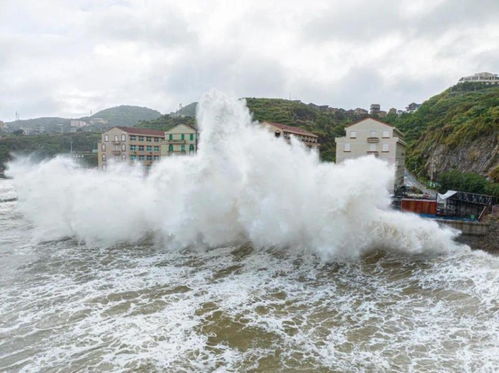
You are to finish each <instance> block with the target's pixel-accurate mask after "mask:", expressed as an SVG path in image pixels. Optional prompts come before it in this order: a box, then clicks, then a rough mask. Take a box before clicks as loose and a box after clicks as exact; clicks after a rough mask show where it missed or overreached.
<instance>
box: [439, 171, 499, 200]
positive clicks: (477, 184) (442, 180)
mask: <svg viewBox="0 0 499 373" xmlns="http://www.w3.org/2000/svg"><path fill="white" fill-rule="evenodd" d="M438 183H439V184H440V188H439V190H440V192H442V193H445V192H446V191H448V190H458V191H463V192H470V193H478V194H490V195H493V196H495V197H499V184H498V183H491V182H489V181H488V180H487V179H486V178H485V177H483V176H481V175H478V174H475V173H471V172H460V171H457V170H451V171H447V172H443V173H441V174H440V175H439V177H438Z"/></svg>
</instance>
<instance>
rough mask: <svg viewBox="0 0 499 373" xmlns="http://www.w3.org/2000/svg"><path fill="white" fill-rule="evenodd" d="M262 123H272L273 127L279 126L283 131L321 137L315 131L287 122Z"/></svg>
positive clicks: (269, 123)
mask: <svg viewBox="0 0 499 373" xmlns="http://www.w3.org/2000/svg"><path fill="white" fill-rule="evenodd" d="M262 124H268V125H271V126H273V127H277V128H279V129H281V130H283V131H286V132H289V133H295V134H297V135H302V136H310V137H319V136H317V135H316V134H315V133H312V132H309V131H307V130H304V129H303V128H300V127H293V126H288V125H286V124H282V123H275V122H262Z"/></svg>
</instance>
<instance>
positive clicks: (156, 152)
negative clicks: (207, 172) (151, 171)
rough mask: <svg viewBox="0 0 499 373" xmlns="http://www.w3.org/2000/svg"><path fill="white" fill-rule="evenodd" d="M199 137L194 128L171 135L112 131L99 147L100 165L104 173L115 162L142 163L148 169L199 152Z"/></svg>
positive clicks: (137, 130) (143, 130)
mask: <svg viewBox="0 0 499 373" xmlns="http://www.w3.org/2000/svg"><path fill="white" fill-rule="evenodd" d="M198 137H199V136H198V132H197V131H196V129H195V128H193V127H191V126H187V125H184V124H179V125H177V126H175V127H173V128H172V129H170V130H168V131H161V130H154V129H149V128H136V127H113V128H111V129H110V130H108V131H106V132H104V133H103V134H102V136H101V142H100V143H98V144H97V149H98V165H99V168H102V169H105V168H106V166H107V164H108V163H109V162H110V161H111V160H113V161H126V162H128V163H131V162H140V163H142V164H143V165H144V166H147V167H148V166H151V165H152V164H153V162H154V161H158V160H160V159H161V158H162V157H167V156H171V155H182V154H193V153H195V152H197V144H198Z"/></svg>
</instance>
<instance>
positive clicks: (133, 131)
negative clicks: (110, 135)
mask: <svg viewBox="0 0 499 373" xmlns="http://www.w3.org/2000/svg"><path fill="white" fill-rule="evenodd" d="M114 128H119V129H120V130H122V131H125V132H126V133H131V134H134V135H146V136H163V137H164V136H165V131H160V130H153V129H151V128H137V127H114Z"/></svg>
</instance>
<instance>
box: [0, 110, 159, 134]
mask: <svg viewBox="0 0 499 373" xmlns="http://www.w3.org/2000/svg"><path fill="white" fill-rule="evenodd" d="M160 116H161V113H160V112H159V111H156V110H153V109H149V108H146V107H140V106H129V105H121V106H116V107H112V108H108V109H104V110H101V111H99V112H97V113H95V114H94V115H92V116H88V117H82V118H72V119H69V118H60V117H42V118H33V119H24V120H16V121H13V122H8V123H6V125H7V127H8V130H9V131H11V132H12V131H15V130H18V129H23V130H24V131H25V132H31V133H34V134H39V133H64V132H70V131H71V126H70V122H71V120H73V119H75V120H81V121H85V122H87V123H88V124H89V125H88V126H85V127H82V128H80V130H81V131H87V132H94V131H102V130H103V129H107V128H110V127H113V126H127V127H133V126H135V125H136V124H137V123H138V122H140V121H144V120H154V119H157V118H159V117H160Z"/></svg>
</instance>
